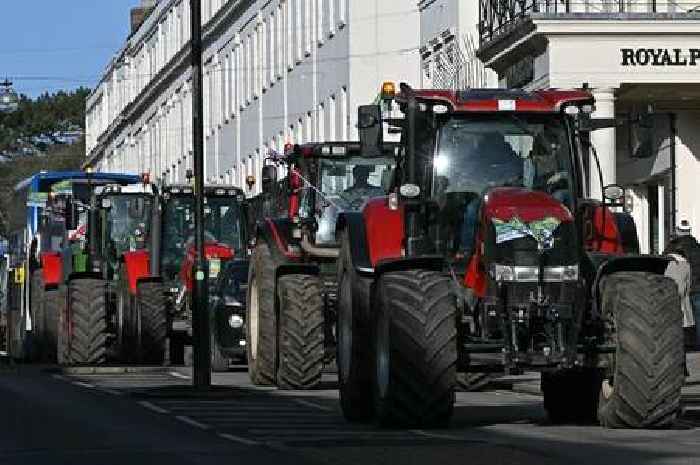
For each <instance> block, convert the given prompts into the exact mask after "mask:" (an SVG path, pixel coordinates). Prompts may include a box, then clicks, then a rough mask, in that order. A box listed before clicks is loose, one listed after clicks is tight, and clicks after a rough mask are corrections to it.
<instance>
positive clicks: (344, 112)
mask: <svg viewBox="0 0 700 465" xmlns="http://www.w3.org/2000/svg"><path fill="white" fill-rule="evenodd" d="M349 125H350V120H349V119H348V90H347V88H346V87H342V88H341V89H340V128H341V129H340V131H341V135H342V137H343V140H348V126H349Z"/></svg>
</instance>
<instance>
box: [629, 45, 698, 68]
mask: <svg viewBox="0 0 700 465" xmlns="http://www.w3.org/2000/svg"><path fill="white" fill-rule="evenodd" d="M620 55H621V60H622V63H621V64H622V66H697V65H698V62H699V61H700V48H687V49H681V48H621V49H620Z"/></svg>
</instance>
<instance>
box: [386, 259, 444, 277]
mask: <svg viewBox="0 0 700 465" xmlns="http://www.w3.org/2000/svg"><path fill="white" fill-rule="evenodd" d="M445 268H446V262H445V257H443V256H441V255H423V256H420V257H405V258H391V259H387V260H381V261H380V262H379V263H377V266H376V267H375V268H374V273H375V275H376V276H377V277H379V276H381V275H382V274H384V273H390V272H393V271H408V270H427V271H436V272H441V271H443V270H445Z"/></svg>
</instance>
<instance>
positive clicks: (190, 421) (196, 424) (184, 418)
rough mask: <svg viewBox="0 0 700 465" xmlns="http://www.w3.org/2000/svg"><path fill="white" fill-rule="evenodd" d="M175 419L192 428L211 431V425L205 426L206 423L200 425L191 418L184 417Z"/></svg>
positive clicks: (179, 416)
mask: <svg viewBox="0 0 700 465" xmlns="http://www.w3.org/2000/svg"><path fill="white" fill-rule="evenodd" d="M175 418H177V419H178V420H180V421H181V422H183V423H187V424H188V425H190V426H194V427H195V428H199V429H209V428H210V426H209V425H205V424H204V423H200V422H198V421H197V420H193V419H191V418H190V417H186V416H184V415H178V416H176V417H175Z"/></svg>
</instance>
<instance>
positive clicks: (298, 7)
mask: <svg viewBox="0 0 700 465" xmlns="http://www.w3.org/2000/svg"><path fill="white" fill-rule="evenodd" d="M294 3H295V7H296V18H297V23H296V45H297V63H300V62H301V58H302V56H301V48H302V45H301V44H302V42H303V41H304V30H303V29H302V24H301V6H302V0H296V1H295V2H294Z"/></svg>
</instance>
